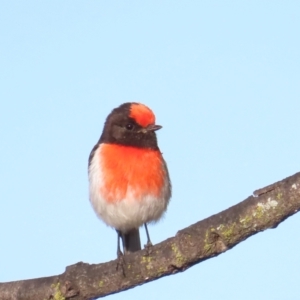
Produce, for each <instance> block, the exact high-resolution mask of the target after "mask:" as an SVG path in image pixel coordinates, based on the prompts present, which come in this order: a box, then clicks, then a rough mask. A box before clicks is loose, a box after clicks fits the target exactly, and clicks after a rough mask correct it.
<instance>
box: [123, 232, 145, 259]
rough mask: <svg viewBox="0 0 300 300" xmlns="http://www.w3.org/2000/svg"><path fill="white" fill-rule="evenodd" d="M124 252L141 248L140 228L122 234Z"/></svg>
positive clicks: (127, 252)
mask: <svg viewBox="0 0 300 300" xmlns="http://www.w3.org/2000/svg"><path fill="white" fill-rule="evenodd" d="M122 241H123V251H124V254H129V253H132V252H135V251H139V250H141V240H140V232H139V229H138V228H134V229H131V230H130V231H128V232H126V233H123V234H122Z"/></svg>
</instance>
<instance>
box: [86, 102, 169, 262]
mask: <svg viewBox="0 0 300 300" xmlns="http://www.w3.org/2000/svg"><path fill="white" fill-rule="evenodd" d="M161 128H162V126H160V125H157V124H156V123H155V115H154V113H153V111H152V110H151V109H150V108H149V107H148V106H146V105H144V104H142V103H137V102H127V103H123V104H121V105H120V106H119V107H117V108H115V109H113V110H112V111H111V113H110V114H109V115H108V116H107V118H106V120H105V123H104V127H103V131H102V134H101V136H100V139H99V140H98V142H97V143H96V145H95V146H94V147H93V149H92V151H91V153H90V156H89V161H88V177H89V199H90V202H91V204H92V207H93V209H94V211H95V213H96V215H97V216H98V217H99V218H100V219H101V220H102V221H103V222H104V223H105V224H106V225H108V226H110V227H112V228H114V229H115V230H116V232H117V239H118V240H117V256H118V257H119V256H122V255H123V254H124V255H127V254H130V253H132V252H136V251H139V250H141V242H140V234H139V228H140V227H141V226H143V225H144V227H145V230H146V235H147V244H146V245H145V248H147V249H148V248H149V247H151V246H152V243H151V240H150V236H149V231H148V227H147V224H148V223H155V222H157V221H158V220H160V219H161V218H162V217H163V215H164V214H165V212H166V210H167V207H168V204H169V202H170V198H171V194H172V187H171V180H170V176H169V172H168V168H167V164H166V162H165V160H164V158H163V156H162V153H161V152H160V149H159V147H158V144H157V137H156V133H155V132H156V131H157V130H159V129H161ZM120 239H121V241H122V246H123V252H122V251H121V249H120Z"/></svg>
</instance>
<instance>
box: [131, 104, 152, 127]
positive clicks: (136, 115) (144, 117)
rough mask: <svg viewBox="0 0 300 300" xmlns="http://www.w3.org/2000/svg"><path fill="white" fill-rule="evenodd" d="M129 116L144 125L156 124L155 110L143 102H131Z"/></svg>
mask: <svg viewBox="0 0 300 300" xmlns="http://www.w3.org/2000/svg"><path fill="white" fill-rule="evenodd" d="M129 117H130V118H132V119H134V120H135V121H136V122H137V123H138V124H139V125H141V126H142V127H147V126H148V125H150V124H155V115H154V113H153V111H152V110H151V109H150V108H149V107H147V106H146V105H144V104H141V103H132V104H131V107H130V114H129Z"/></svg>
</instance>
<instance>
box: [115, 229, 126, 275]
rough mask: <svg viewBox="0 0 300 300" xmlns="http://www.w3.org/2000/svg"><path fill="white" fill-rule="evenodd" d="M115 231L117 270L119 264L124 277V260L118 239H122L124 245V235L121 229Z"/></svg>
mask: <svg viewBox="0 0 300 300" xmlns="http://www.w3.org/2000/svg"><path fill="white" fill-rule="evenodd" d="M116 231H117V235H118V246H117V257H118V258H117V268H116V269H117V270H118V269H119V266H120V267H121V268H122V273H123V276H124V277H125V268H124V266H125V260H124V255H123V252H122V251H121V249H120V239H121V240H122V244H123V247H124V237H123V234H122V232H121V231H119V230H116Z"/></svg>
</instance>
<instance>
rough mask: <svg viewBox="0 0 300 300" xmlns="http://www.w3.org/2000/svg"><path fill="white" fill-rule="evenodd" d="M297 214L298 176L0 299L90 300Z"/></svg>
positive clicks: (8, 290)
mask: <svg viewBox="0 0 300 300" xmlns="http://www.w3.org/2000/svg"><path fill="white" fill-rule="evenodd" d="M299 209H300V173H296V174H295V175H293V176H291V177H288V178H286V179H284V180H282V181H280V182H277V183H274V184H272V185H270V186H267V187H265V188H262V189H259V190H257V191H255V192H254V196H250V197H248V198H247V199H246V200H244V201H243V202H240V203H239V204H237V205H235V206H232V207H230V208H228V209H227V210H224V211H222V212H220V213H219V214H216V215H213V216H211V217H209V218H207V219H205V220H202V221H200V222H198V223H196V224H194V225H191V226H189V227H187V228H185V229H183V230H180V231H179V232H178V233H177V234H176V236H175V237H172V238H169V239H167V240H165V241H164V242H161V243H159V244H157V245H154V246H153V248H151V252H150V253H148V252H149V251H148V252H147V250H142V251H139V252H136V253H133V254H130V255H127V256H125V257H124V262H123V264H122V266H119V268H118V270H117V268H116V267H117V260H114V261H111V262H107V263H103V264H98V265H90V264H86V263H83V262H79V263H77V264H75V265H71V266H68V267H67V268H66V271H65V272H64V273H63V274H61V275H57V276H52V277H45V278H37V279H30V280H23V281H15V282H8V283H0V299H2V300H41V299H43V300H46V299H47V300H49V299H59V300H63V299H73V300H83V299H95V298H97V297H103V296H106V295H109V294H112V293H117V292H120V291H123V290H127V289H130V288H133V287H135V286H137V285H141V284H144V283H146V282H149V281H152V280H156V279H158V278H160V277H163V276H167V275H171V274H175V273H177V272H182V271H185V270H186V269H188V268H190V267H191V266H193V265H195V264H197V263H200V262H202V261H204V260H206V259H209V258H212V257H214V256H217V255H219V254H220V253H223V252H225V251H227V250H229V249H231V248H233V247H234V246H235V245H237V244H238V243H240V242H242V241H244V240H245V239H247V238H248V237H250V236H252V235H254V234H256V233H258V232H260V231H263V230H266V229H268V228H275V227H276V226H277V225H278V224H279V223H281V222H283V221H284V220H285V219H286V218H288V217H290V216H291V215H293V214H295V213H296V212H298V211H299Z"/></svg>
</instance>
